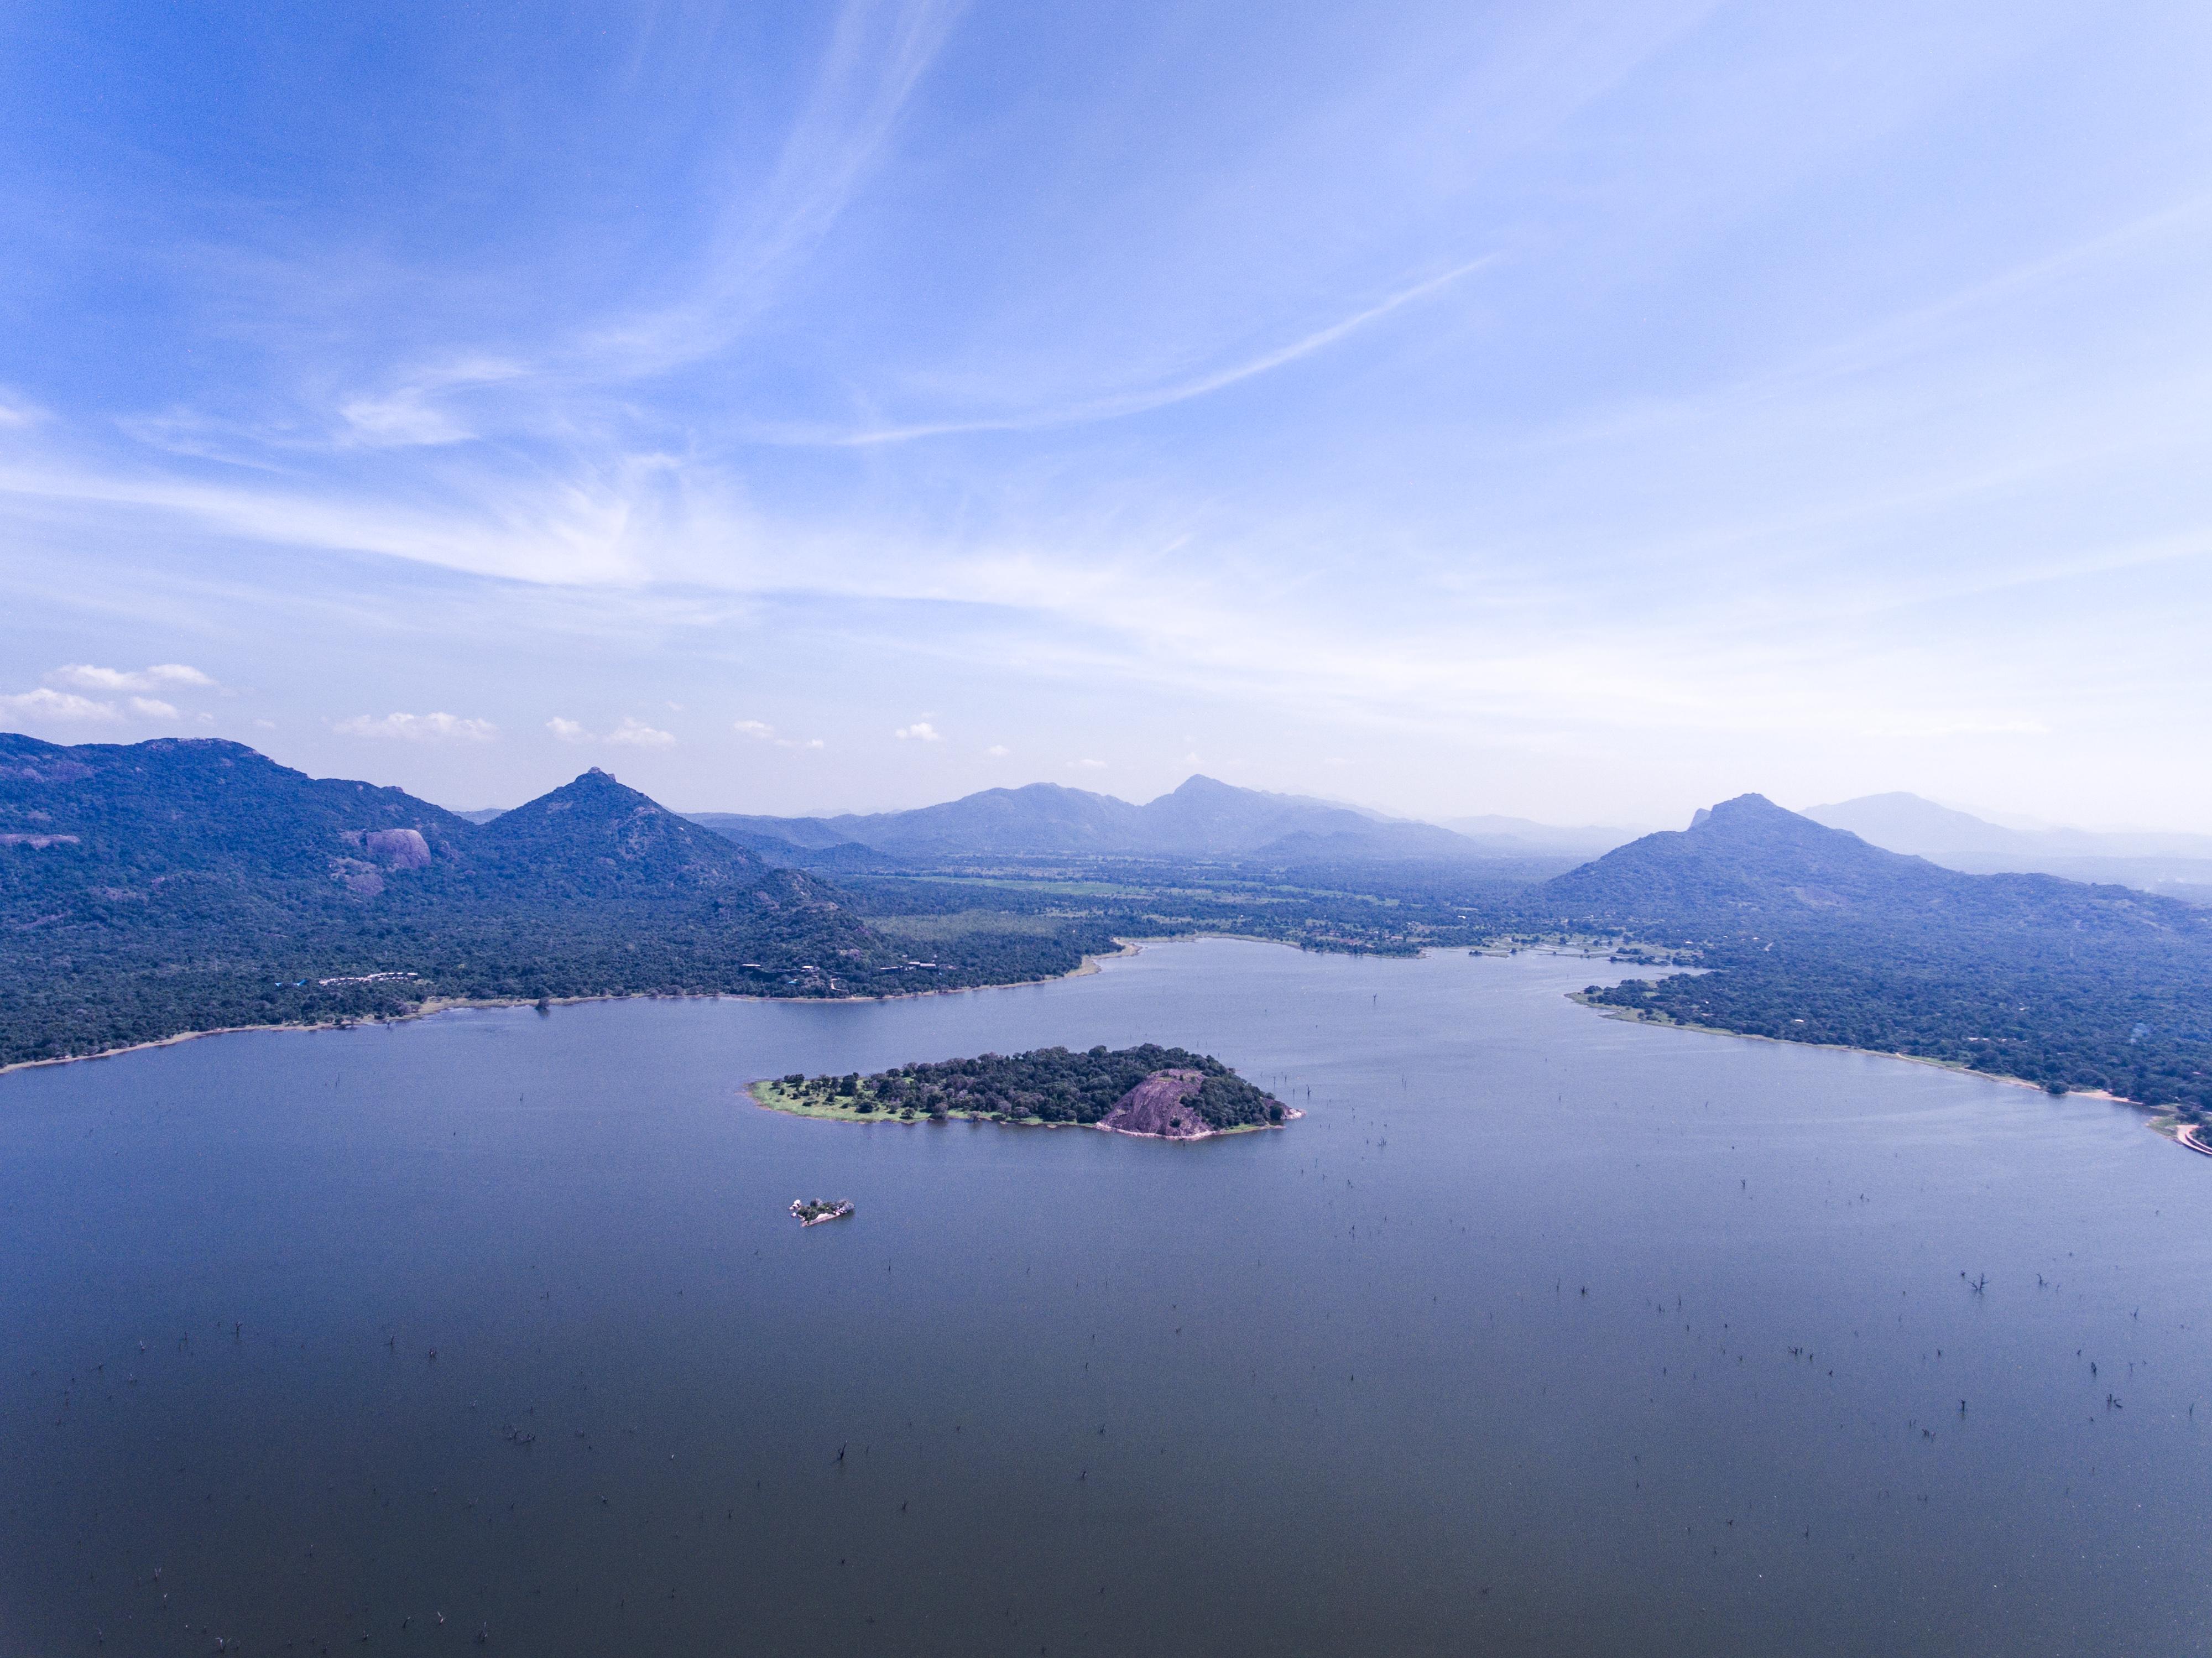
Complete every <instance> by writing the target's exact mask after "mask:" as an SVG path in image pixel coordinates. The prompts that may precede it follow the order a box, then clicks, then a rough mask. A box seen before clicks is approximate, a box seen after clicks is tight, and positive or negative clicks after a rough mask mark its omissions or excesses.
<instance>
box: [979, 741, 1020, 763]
mask: <svg viewBox="0 0 2212 1658" xmlns="http://www.w3.org/2000/svg"><path fill="white" fill-rule="evenodd" d="M983 752H984V753H986V754H987V755H989V756H991V758H992V759H994V760H1003V759H1005V758H1006V756H1008V755H1010V754H1012V752H1013V750H1012V749H1010V748H1008V747H1007V746H1006V744H1004V743H994V744H991V746H990V747H989V748H987V749H986V750H983Z"/></svg>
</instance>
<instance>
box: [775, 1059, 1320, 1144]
mask: <svg viewBox="0 0 2212 1658" xmlns="http://www.w3.org/2000/svg"><path fill="white" fill-rule="evenodd" d="M751 1092H752V1095H753V1097H754V1098H755V1099H757V1100H758V1101H759V1102H761V1103H762V1104H763V1105H764V1106H767V1107H769V1108H771V1109H773V1110H777V1111H788V1112H791V1113H793V1114H796V1115H799V1116H809V1117H835V1118H837V1119H839V1120H841V1121H847V1122H882V1121H902V1122H916V1121H938V1122H943V1121H946V1120H948V1119H950V1118H953V1117H967V1118H982V1119H987V1120H989V1121H994V1122H1012V1123H1031V1124H1039V1125H1052V1124H1063V1125H1076V1126H1081V1127H1096V1128H1106V1129H1111V1130H1113V1131H1115V1133H1124V1134H1139V1135H1143V1136H1146V1137H1147V1138H1152V1139H1177V1140H1189V1139H1206V1138H1208V1137H1209V1136H1212V1135H1215V1134H1233V1133H1243V1132H1244V1131H1246V1130H1249V1129H1256V1128H1279V1127H1281V1126H1282V1125H1283V1124H1284V1122H1285V1121H1288V1120H1289V1119H1291V1118H1293V1117H1296V1116H1298V1115H1300V1113H1298V1112H1297V1111H1294V1110H1292V1109H1291V1108H1289V1107H1287V1106H1285V1104H1284V1103H1283V1102H1281V1101H1280V1100H1278V1099H1276V1098H1274V1097H1273V1096H1272V1095H1270V1094H1268V1093H1267V1092H1265V1091H1264V1090H1261V1089H1259V1088H1257V1087H1255V1086H1254V1085H1253V1084H1250V1083H1249V1082H1246V1081H1245V1080H1244V1079H1243V1078H1242V1077H1239V1076H1238V1075H1237V1073H1236V1072H1233V1071H1231V1069H1230V1068H1229V1067H1228V1066H1225V1065H1224V1064H1222V1062H1221V1061H1220V1060H1217V1059H1215V1058H1213V1057H1212V1055H1211V1054H1194V1053H1191V1052H1190V1051H1189V1050H1188V1049H1187V1048H1162V1047H1159V1046H1158V1045H1157V1044H1155V1043H1152V1042H1146V1043H1143V1044H1141V1045H1140V1046H1139V1047H1136V1048H1104V1047H1099V1048H1087V1049H1085V1050H1083V1051H1081V1052H1077V1051H1074V1050H1073V1049H1069V1048H1038V1049H1036V1051H1034V1052H1032V1053H1028V1054H980V1055H978V1056H977V1057H975V1059H972V1060H939V1061H936V1062H934V1063H933V1064H927V1065H905V1066H898V1067H896V1069H893V1070H890V1071H879V1072H876V1073H875V1074H874V1075H872V1076H865V1077H864V1076H862V1075H860V1073H859V1072H849V1073H848V1074H847V1075H845V1076H842V1077H809V1076H806V1075H805V1074H804V1073H802V1072H793V1073H792V1074H791V1075H789V1076H787V1077H779V1078H773V1079H769V1080H764V1081H761V1082H757V1083H755V1084H752V1089H751Z"/></svg>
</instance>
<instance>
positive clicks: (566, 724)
mask: <svg viewBox="0 0 2212 1658" xmlns="http://www.w3.org/2000/svg"><path fill="white" fill-rule="evenodd" d="M545 729H546V730H547V731H549V732H552V733H553V735H554V736H556V737H557V738H560V739H561V740H562V742H563V743H588V742H590V741H591V740H592V734H591V732H587V731H586V730H585V729H584V728H583V727H582V726H580V725H578V724H577V723H576V722H575V721H574V720H563V719H562V718H561V716H560V715H559V714H555V715H554V716H553V718H551V719H550V720H547V721H546V722H545Z"/></svg>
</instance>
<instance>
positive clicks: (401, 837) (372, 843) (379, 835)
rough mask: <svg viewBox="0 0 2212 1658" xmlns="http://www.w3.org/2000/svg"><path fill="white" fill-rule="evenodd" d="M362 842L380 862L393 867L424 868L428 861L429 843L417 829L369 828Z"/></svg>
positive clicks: (426, 866)
mask: <svg viewBox="0 0 2212 1658" xmlns="http://www.w3.org/2000/svg"><path fill="white" fill-rule="evenodd" d="M362 845H363V846H365V847H367V848H368V851H369V853H371V854H372V855H374V857H375V858H376V859H377V860H378V861H379V862H380V863H383V864H385V865H389V866H390V867H391V868H393V869H426V868H428V866H429V863H430V843H429V842H428V841H425V840H424V839H423V838H422V830H421V829H371V830H369V831H368V833H367V834H366V835H362Z"/></svg>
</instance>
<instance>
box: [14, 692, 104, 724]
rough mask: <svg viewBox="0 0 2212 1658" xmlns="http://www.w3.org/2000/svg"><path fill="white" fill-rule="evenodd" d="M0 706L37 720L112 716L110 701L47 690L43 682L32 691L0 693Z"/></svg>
mask: <svg viewBox="0 0 2212 1658" xmlns="http://www.w3.org/2000/svg"><path fill="white" fill-rule="evenodd" d="M0 708H5V709H6V710H7V711H8V712H9V713H10V714H27V715H29V716H30V717H31V718H33V719H37V720H112V719H114V718H116V713H115V705H114V704H113V703H112V702H95V701H93V700H92V699H91V698H90V697H88V696H79V695H76V694H75V693H74V692H71V691H56V690H49V689H46V687H45V686H43V685H42V686H40V688H39V689H37V690H34V691H21V692H18V693H17V694H15V695H13V696H0Z"/></svg>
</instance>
